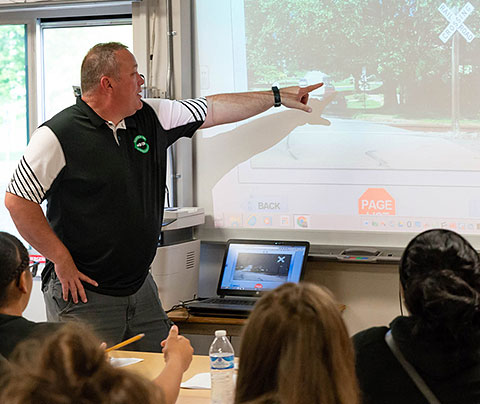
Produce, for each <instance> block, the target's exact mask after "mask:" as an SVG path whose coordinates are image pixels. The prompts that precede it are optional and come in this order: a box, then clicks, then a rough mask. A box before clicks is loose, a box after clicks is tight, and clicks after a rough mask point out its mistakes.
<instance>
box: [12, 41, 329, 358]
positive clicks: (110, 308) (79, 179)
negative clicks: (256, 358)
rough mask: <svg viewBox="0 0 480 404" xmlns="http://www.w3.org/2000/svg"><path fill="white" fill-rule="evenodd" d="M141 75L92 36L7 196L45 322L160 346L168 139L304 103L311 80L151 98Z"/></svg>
mask: <svg viewBox="0 0 480 404" xmlns="http://www.w3.org/2000/svg"><path fill="white" fill-rule="evenodd" d="M143 83H144V80H143V78H142V76H140V74H139V73H138V71H137V63H136V61H135V57H134V56H133V55H132V53H130V52H129V51H128V50H127V48H126V46H124V45H122V44H119V43H106V44H98V45H96V46H94V47H93V48H92V49H91V50H90V51H89V52H88V54H87V55H86V56H85V58H84V60H83V63H82V67H81V85H82V96H81V98H80V97H79V98H77V101H76V105H73V106H71V107H69V108H67V109H65V110H63V111H62V112H60V113H59V114H57V115H55V116H54V117H53V118H52V119H50V120H49V121H47V122H45V123H44V124H43V125H42V126H41V127H40V128H38V129H37V130H36V131H35V133H34V135H32V139H31V141H30V143H29V145H28V147H27V150H26V152H25V155H24V156H23V157H22V159H21V161H20V164H19V166H18V168H17V169H16V171H15V173H14V175H13V178H12V180H11V182H10V184H9V186H8V188H7V193H6V196H5V205H6V207H7V209H8V210H9V211H10V214H11V217H12V219H13V221H14V222H15V225H16V226H17V229H18V231H19V232H20V234H21V235H22V236H23V237H24V238H25V240H27V241H28V242H29V243H30V244H31V245H32V246H33V247H34V248H35V249H37V250H38V251H39V252H40V253H41V254H43V255H44V256H45V257H46V258H47V259H48V262H47V265H46V267H45V270H44V271H43V273H42V280H43V291H44V298H45V302H46V306H47V317H48V319H49V320H50V321H64V320H69V319H80V320H84V321H86V322H88V323H90V324H92V326H93V327H94V330H95V331H96V332H97V334H98V335H99V336H100V337H101V338H103V339H104V340H105V341H107V342H108V343H115V342H118V341H119V340H122V339H124V338H128V337H130V336H132V335H135V334H137V333H139V332H143V333H145V337H144V338H143V339H142V340H140V341H138V343H137V345H136V346H135V347H134V348H135V349H137V350H143V351H159V350H160V347H159V346H158V341H161V340H163V339H165V338H166V336H167V335H168V330H169V328H170V322H169V320H168V318H167V316H166V314H165V312H164V310H163V309H162V306H161V303H160V300H159V298H158V290H157V287H156V285H155V282H154V281H153V278H152V276H151V274H150V273H149V266H150V264H151V262H152V261H153V258H154V256H155V253H156V247H157V242H158V236H159V232H160V227H161V223H162V215H163V204H164V193H165V181H166V179H165V176H166V150H167V148H168V146H170V145H171V144H172V143H174V142H175V141H176V140H177V139H179V138H180V137H182V136H187V137H192V136H193V134H194V133H195V131H196V130H197V129H199V128H207V127H211V126H214V125H221V124H224V123H230V122H236V121H239V120H242V119H246V118H249V117H251V116H253V115H256V114H259V113H261V112H263V111H265V110H267V109H269V108H270V107H272V106H273V105H276V106H279V105H280V104H283V105H285V106H287V107H289V108H296V109H301V110H304V111H306V112H311V109H310V108H309V107H308V106H307V105H306V103H307V101H308V94H309V92H310V91H313V90H314V89H316V88H318V87H320V86H321V84H317V85H312V86H309V87H305V88H300V87H288V88H284V89H281V90H278V89H277V88H276V87H275V88H274V89H273V92H272V91H259V92H249V93H238V94H219V95H213V96H207V97H205V98H203V97H202V98H197V99H194V100H184V101H170V100H151V102H150V104H151V105H149V104H148V103H147V102H144V101H142V99H141V96H140V93H141V86H142V85H143ZM44 199H47V201H48V208H47V215H46V216H47V217H45V215H44V214H43V211H42V209H41V207H40V203H41V202H42V201H43V200H44ZM79 298H80V300H81V301H82V302H83V303H84V304H78V301H79Z"/></svg>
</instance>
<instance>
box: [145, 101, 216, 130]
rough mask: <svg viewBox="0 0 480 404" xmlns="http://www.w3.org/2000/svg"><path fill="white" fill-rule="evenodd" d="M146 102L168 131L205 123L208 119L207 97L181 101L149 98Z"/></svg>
mask: <svg viewBox="0 0 480 404" xmlns="http://www.w3.org/2000/svg"><path fill="white" fill-rule="evenodd" d="M144 101H145V102H146V103H148V105H150V106H151V107H152V108H153V109H154V110H155V112H156V114H157V116H158V119H159V121H160V124H161V125H162V127H163V128H164V129H166V130H169V129H173V128H178V127H179V126H184V125H187V124H189V123H194V122H201V123H203V122H204V121H205V118H206V117H207V109H208V108H207V99H206V98H205V97H200V98H193V99H189V100H180V101H173V100H167V99H161V98H147V99H144Z"/></svg>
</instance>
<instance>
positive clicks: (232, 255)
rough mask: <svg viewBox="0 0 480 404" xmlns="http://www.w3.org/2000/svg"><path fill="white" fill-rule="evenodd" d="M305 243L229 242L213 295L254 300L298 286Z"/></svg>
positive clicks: (306, 254)
mask: <svg viewBox="0 0 480 404" xmlns="http://www.w3.org/2000/svg"><path fill="white" fill-rule="evenodd" d="M308 248H309V243H308V242H305V241H265V240H229V241H228V242H227V247H226V250H225V256H224V259H223V266H222V272H221V275H220V279H219V284H218V290H217V293H218V294H219V295H243V296H256V295H259V294H261V292H263V291H268V290H272V289H275V288H276V287H277V286H280V285H281V284H283V283H285V282H298V281H299V280H300V279H301V278H302V275H303V270H304V267H305V264H306V261H307V257H308Z"/></svg>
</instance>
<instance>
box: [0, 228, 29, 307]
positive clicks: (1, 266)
mask: <svg viewBox="0 0 480 404" xmlns="http://www.w3.org/2000/svg"><path fill="white" fill-rule="evenodd" d="M29 262H30V259H29V256H28V251H27V249H26V248H25V246H24V245H23V244H22V242H21V241H20V240H19V239H18V238H16V237H15V236H12V235H11V234H9V233H6V232H3V231H0V306H3V305H4V304H5V303H6V301H7V298H8V296H7V294H8V285H10V283H11V282H12V281H13V280H15V279H17V278H18V277H19V276H20V274H21V273H22V272H23V271H24V270H25V269H27V267H28V263H29Z"/></svg>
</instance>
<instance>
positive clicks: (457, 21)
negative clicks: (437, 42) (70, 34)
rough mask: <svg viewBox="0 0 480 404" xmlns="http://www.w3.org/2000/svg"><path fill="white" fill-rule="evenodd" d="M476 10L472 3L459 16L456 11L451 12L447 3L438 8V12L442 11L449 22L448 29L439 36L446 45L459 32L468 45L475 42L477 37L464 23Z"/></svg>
mask: <svg viewBox="0 0 480 404" xmlns="http://www.w3.org/2000/svg"><path fill="white" fill-rule="evenodd" d="M474 8H475V7H473V5H472V3H470V2H468V3H467V4H465V5H464V6H463V8H462V9H461V10H460V12H459V13H458V14H457V12H456V10H451V9H450V8H448V6H447V5H446V4H445V3H442V4H441V5H440V7H438V11H440V13H441V14H442V15H443V16H444V17H445V18H446V19H447V21H448V22H449V24H448V26H447V28H445V29H444V30H443V32H442V33H441V34H440V35H439V38H440V39H441V40H442V42H443V43H446V42H447V41H448V40H449V39H450V38H451V37H452V35H453V34H454V33H455V32H456V31H458V32H459V33H460V34H461V35H462V36H463V37H464V38H465V39H466V41H467V42H468V43H470V42H472V41H473V39H474V38H475V35H474V34H473V32H472V31H470V30H469V29H468V27H467V26H466V25H465V24H464V23H463V22H464V21H465V20H466V19H467V17H468V16H469V15H470V14H471V13H472V11H473V10H474Z"/></svg>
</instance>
